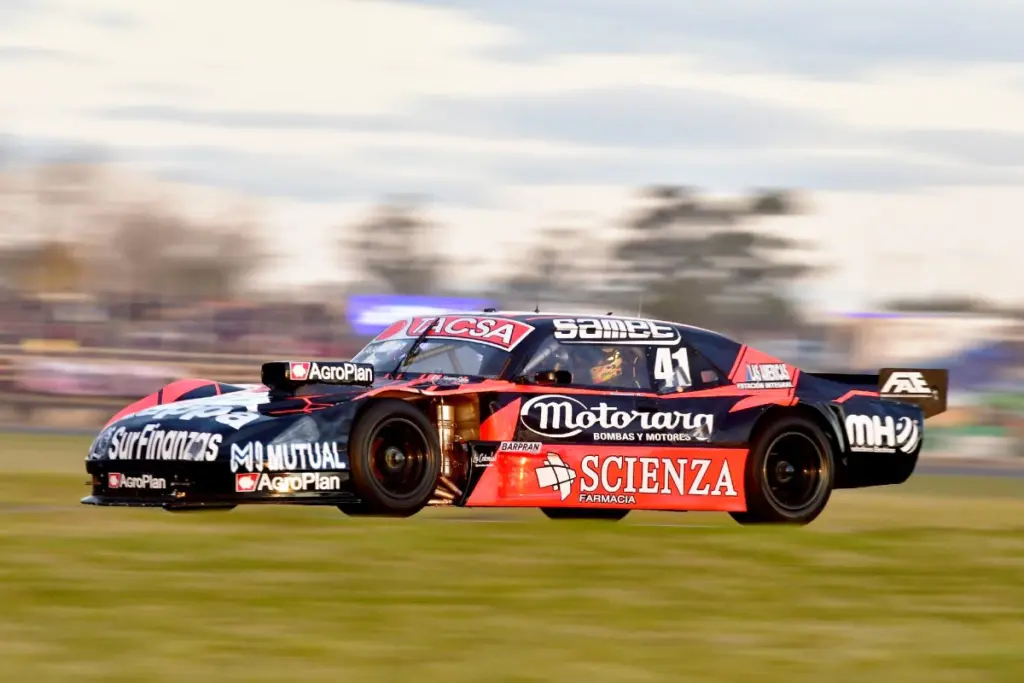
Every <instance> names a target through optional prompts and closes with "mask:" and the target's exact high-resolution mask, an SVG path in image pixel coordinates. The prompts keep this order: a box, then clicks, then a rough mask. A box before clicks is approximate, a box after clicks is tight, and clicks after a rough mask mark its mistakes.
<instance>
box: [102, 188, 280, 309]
mask: <svg viewBox="0 0 1024 683" xmlns="http://www.w3.org/2000/svg"><path fill="white" fill-rule="evenodd" d="M257 233H258V227H257V226H256V225H254V224H252V223H250V222H248V221H227V222H223V223H215V222H199V221H194V220H190V219H188V218H186V217H184V216H181V215H179V214H176V213H173V212H171V211H169V210H168V209H166V208H165V207H162V206H160V205H156V204H137V205H134V206H128V207H125V208H123V209H121V211H120V212H119V214H118V215H116V217H115V219H114V220H113V221H112V228H111V234H110V235H109V238H108V240H107V242H106V246H105V248H104V251H105V256H106V258H103V259H102V262H103V263H104V267H103V268H104V269H103V273H104V277H103V279H104V282H103V283H101V284H100V285H99V286H100V288H102V289H114V290H116V291H119V292H121V293H128V294H134V295H146V296H159V297H161V298H165V299H180V300H185V301H188V300H196V299H205V300H212V299H230V298H233V297H236V296H240V295H243V294H244V293H245V291H246V285H247V278H248V276H249V275H251V274H252V273H253V272H254V271H255V270H256V269H257V268H258V267H259V265H260V264H261V263H262V260H263V258H264V256H265V254H264V253H263V252H262V251H261V248H260V243H259V239H258V237H257Z"/></svg>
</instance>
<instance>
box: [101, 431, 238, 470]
mask: <svg viewBox="0 0 1024 683" xmlns="http://www.w3.org/2000/svg"><path fill="white" fill-rule="evenodd" d="M223 439H224V437H223V436H222V435H220V434H209V433H205V432H186V431H180V430H164V429H161V428H160V425H159V424H156V423H153V424H148V425H146V426H145V427H143V428H142V430H141V431H138V432H128V431H127V429H126V428H125V427H119V428H118V429H117V430H116V431H115V432H114V436H113V438H112V439H111V440H110V447H109V448H108V450H107V457H108V458H109V459H111V460H206V461H213V460H216V459H217V453H218V452H219V451H220V445H221V442H222V441H223Z"/></svg>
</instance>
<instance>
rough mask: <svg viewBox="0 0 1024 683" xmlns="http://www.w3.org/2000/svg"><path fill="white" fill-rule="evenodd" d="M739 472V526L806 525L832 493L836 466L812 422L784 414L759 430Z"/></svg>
mask: <svg viewBox="0 0 1024 683" xmlns="http://www.w3.org/2000/svg"><path fill="white" fill-rule="evenodd" d="M751 446H752V447H751V451H750V456H749V458H748V459H747V468H746V472H745V473H744V487H745V489H746V497H747V511H746V512H733V513H730V514H731V515H732V517H733V519H735V520H736V521H737V522H739V523H741V524H796V525H802V524H808V523H810V522H811V521H813V520H814V519H815V518H816V517H817V516H818V515H820V514H821V512H822V510H824V509H825V505H826V504H827V503H828V500H829V497H830V496H831V495H832V486H833V483H834V478H835V465H834V461H833V457H832V446H831V445H830V443H829V441H828V438H827V437H826V436H825V432H824V431H822V429H821V428H820V427H819V426H818V425H817V424H815V423H814V422H813V421H811V420H808V419H807V418H805V417H802V416H798V415H791V416H786V417H784V418H782V419H780V420H776V421H774V422H773V423H771V424H769V425H768V426H767V427H765V428H763V429H760V430H759V432H758V433H757V434H756V435H755V437H754V439H753V443H752V444H751Z"/></svg>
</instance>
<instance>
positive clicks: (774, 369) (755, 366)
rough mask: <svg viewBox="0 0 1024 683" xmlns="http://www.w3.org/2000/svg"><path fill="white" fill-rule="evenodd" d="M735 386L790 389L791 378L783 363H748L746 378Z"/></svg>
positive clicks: (791, 386) (791, 385)
mask: <svg viewBox="0 0 1024 683" xmlns="http://www.w3.org/2000/svg"><path fill="white" fill-rule="evenodd" d="M736 386H737V387H739V388H740V389H791V388H793V378H792V377H790V376H789V368H787V367H786V364H785V363H748V364H747V380H746V381H745V382H739V383H738V384H737V385H736Z"/></svg>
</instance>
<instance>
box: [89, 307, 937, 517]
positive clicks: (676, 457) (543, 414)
mask: <svg viewBox="0 0 1024 683" xmlns="http://www.w3.org/2000/svg"><path fill="white" fill-rule="evenodd" d="M262 381H263V384H262V385H230V384H224V383H220V382H215V381H208V380H181V381H178V382H174V383H171V384H169V385H168V386H166V387H164V388H163V389H162V390H160V391H158V392H157V393H155V394H153V395H151V396H147V397H146V398H144V399H142V400H140V401H138V402H136V403H133V404H132V405H130V406H128V407H126V408H125V409H124V410H122V411H121V412H120V413H118V414H117V415H115V416H114V418H113V419H111V420H110V422H109V423H108V425H107V426H106V427H105V428H104V430H103V431H102V433H101V434H100V435H99V436H98V437H97V438H96V440H95V442H94V443H93V445H92V448H91V450H90V453H89V455H88V458H87V461H86V469H87V471H88V472H89V474H91V475H92V495H90V496H88V497H86V498H84V499H83V500H82V502H83V503H86V504H90V505H122V506H156V507H163V508H165V509H167V510H172V511H177V510H197V509H217V508H233V507H235V506H236V505H240V504H254V503H264V504H265V503H288V504H309V505H336V506H338V507H339V508H340V509H341V510H342V511H343V512H345V513H347V514H349V515H384V516H398V517H405V516H409V515H412V514H414V513H416V512H418V511H419V510H421V509H423V508H424V507H425V506H428V505H454V506H457V507H533V508H540V509H541V510H542V511H543V512H544V513H545V514H546V515H548V516H549V517H551V518H556V519H564V518H601V519H621V518H622V517H624V516H625V515H626V514H627V513H628V512H629V511H630V510H673V511H686V510H712V511H722V512H728V513H730V514H731V515H732V516H733V517H734V518H735V519H736V520H738V521H739V522H741V523H745V524H746V523H773V522H774V523H796V524H806V523H808V522H810V521H811V520H813V519H814V518H815V517H817V516H818V514H820V513H821V511H822V509H823V508H824V507H825V505H826V503H827V502H828V500H829V496H830V495H831V492H832V490H833V489H836V488H858V487H866V486H878V485H885V484H898V483H902V482H904V481H905V480H906V479H907V478H908V477H909V476H910V474H911V473H912V472H913V470H914V467H915V465H916V463H917V459H918V454H919V453H920V450H921V444H922V435H923V429H924V421H925V419H926V418H929V417H931V416H933V415H937V414H939V413H941V412H943V411H944V410H945V409H946V387H947V373H946V371H943V370H932V369H913V368H890V369H886V370H882V371H881V372H880V373H879V374H872V375H854V374H821V373H811V372H803V371H801V370H799V369H797V368H795V367H793V366H791V365H789V364H787V363H785V362H783V361H781V360H779V359H777V358H773V357H771V356H769V355H767V354H765V353H762V352H760V351H758V350H756V349H754V348H751V347H749V346H745V345H743V344H741V343H738V342H736V341H733V340H731V339H728V338H726V337H724V336H722V335H720V334H717V333H715V332H711V331H708V330H704V329H700V328H696V327H690V326H687V325H681V324H677V323H671V322H663V321H658V320H650V319H644V318H627V317H619V316H612V315H608V316H600V317H594V316H574V315H557V314H539V313H499V312H497V311H494V310H490V309H489V310H486V311H484V312H482V313H481V314H479V315H469V314H466V313H453V314H451V315H443V316H435V317H429V318H428V317H422V318H411V319H405V320H400V321H397V322H395V323H394V324H393V325H391V326H390V327H388V328H387V329H386V330H384V331H383V332H382V333H381V334H379V335H378V336H377V337H376V338H375V339H374V340H373V341H371V342H370V343H369V344H367V346H366V347H365V348H364V349H363V350H362V351H360V352H359V354H358V355H357V356H356V357H355V358H353V359H352V360H351V361H331V362H327V361H323V362H321V361H280V362H269V363H265V364H264V365H263V367H262Z"/></svg>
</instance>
